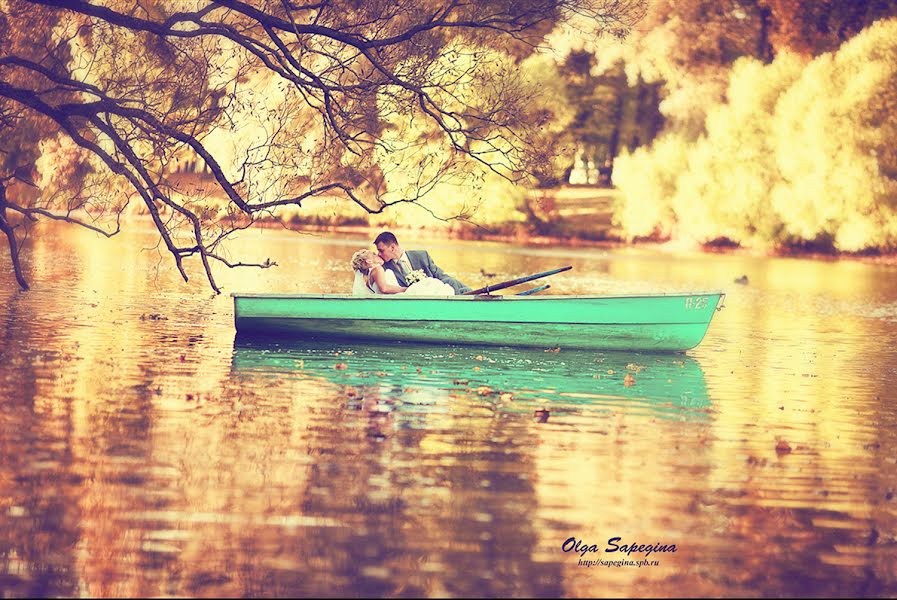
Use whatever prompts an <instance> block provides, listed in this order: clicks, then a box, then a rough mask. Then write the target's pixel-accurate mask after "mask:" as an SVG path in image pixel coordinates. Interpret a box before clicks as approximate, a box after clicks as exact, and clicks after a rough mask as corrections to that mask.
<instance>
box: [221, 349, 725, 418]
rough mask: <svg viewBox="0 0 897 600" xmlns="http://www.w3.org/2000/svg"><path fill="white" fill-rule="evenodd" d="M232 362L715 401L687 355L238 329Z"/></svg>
mask: <svg viewBox="0 0 897 600" xmlns="http://www.w3.org/2000/svg"><path fill="white" fill-rule="evenodd" d="M232 368H233V370H234V371H235V372H238V373H239V374H241V375H259V376H265V375H273V376H276V377H278V378H282V377H284V376H290V375H292V376H295V377H299V378H316V379H324V380H326V381H331V382H334V383H339V384H345V385H352V386H363V387H372V386H374V387H378V388H383V387H388V386H394V387H396V389H397V390H399V391H402V390H405V391H407V389H408V388H411V389H414V390H416V391H425V390H428V389H429V390H450V391H459V392H470V393H473V394H478V393H479V394H482V395H489V396H501V395H502V394H505V393H508V394H511V395H512V396H513V397H514V398H515V399H533V400H552V401H554V400H559V401H563V402H564V403H566V404H595V403H596V402H601V401H619V400H637V401H641V402H647V403H649V404H651V405H653V406H654V408H660V409H663V408H667V409H671V410H675V409H677V408H680V409H681V408H691V409H700V408H706V407H709V406H710V399H709V397H708V393H707V386H706V383H705V381H704V373H703V371H702V370H701V366H700V365H699V364H698V362H697V361H695V360H694V359H692V358H690V357H688V356H684V355H682V356H665V355H658V354H634V353H619V352H588V351H581V350H562V351H559V352H545V351H541V350H531V349H524V348H496V347H472V346H452V347H435V346H427V345H422V344H383V345H376V344H370V343H360V342H344V343H339V342H332V341H330V342H327V341H303V342H298V341H291V342H289V341H288V342H284V341H283V340H279V339H277V338H264V337H246V336H237V339H236V340H235V342H234V355H233V363H232Z"/></svg>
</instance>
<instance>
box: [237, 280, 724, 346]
mask: <svg viewBox="0 0 897 600" xmlns="http://www.w3.org/2000/svg"><path fill="white" fill-rule="evenodd" d="M722 298H723V294H722V293H720V292H714V293H699V294H662V295H661V294H657V295H645V296H544V297H534V296H489V295H479V296H454V297H448V298H426V297H416V296H402V295H394V296H343V295H318V296H314V295H295V294H234V319H235V322H236V327H237V331H238V332H240V333H251V332H253V333H259V332H264V333H267V334H270V335H281V336H291V337H298V338H303V339H312V338H318V339H352V340H379V341H406V342H427V343H434V342H435V343H453V344H485V345H493V346H508V345H513V346H527V347H541V348H554V347H561V348H579V349H587V350H627V351H666V352H669V351H683V350H688V349H689V348H694V347H695V346H697V345H698V343H700V341H701V340H702V339H703V338H704V334H705V333H706V332H707V328H708V327H709V326H710V319H712V318H713V313H714V312H715V311H716V308H717V305H718V304H719V303H720V301H721V300H722Z"/></svg>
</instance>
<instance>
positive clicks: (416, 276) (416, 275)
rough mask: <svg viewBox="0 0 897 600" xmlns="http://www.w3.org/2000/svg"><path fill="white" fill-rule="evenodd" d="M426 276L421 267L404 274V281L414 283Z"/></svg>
mask: <svg viewBox="0 0 897 600" xmlns="http://www.w3.org/2000/svg"><path fill="white" fill-rule="evenodd" d="M426 278H427V274H426V273H424V270H423V269H415V270H413V271H411V272H410V273H408V274H407V275H405V281H406V282H408V285H414V284H415V283H417V282H418V281H423V280H424V279H426Z"/></svg>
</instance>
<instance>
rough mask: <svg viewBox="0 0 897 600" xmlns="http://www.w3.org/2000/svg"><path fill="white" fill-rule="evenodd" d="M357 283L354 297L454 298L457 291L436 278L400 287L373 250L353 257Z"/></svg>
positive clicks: (364, 251) (425, 278)
mask: <svg viewBox="0 0 897 600" xmlns="http://www.w3.org/2000/svg"><path fill="white" fill-rule="evenodd" d="M352 269H354V271H355V282H354V283H353V284H352V295H353V296H373V295H376V294H406V295H409V296H454V295H455V290H454V289H453V288H452V286H450V285H449V284H447V283H443V282H442V281H440V280H438V279H436V278H435V277H423V278H422V279H419V280H418V281H416V282H415V283H412V284H411V285H410V286H408V287H403V286H401V285H399V282H398V280H397V279H396V274H395V273H393V272H392V271H390V270H389V269H384V268H383V259H382V258H380V256H379V255H378V254H377V253H376V252H374V251H373V250H359V251H358V252H356V253H355V254H353V255H352Z"/></svg>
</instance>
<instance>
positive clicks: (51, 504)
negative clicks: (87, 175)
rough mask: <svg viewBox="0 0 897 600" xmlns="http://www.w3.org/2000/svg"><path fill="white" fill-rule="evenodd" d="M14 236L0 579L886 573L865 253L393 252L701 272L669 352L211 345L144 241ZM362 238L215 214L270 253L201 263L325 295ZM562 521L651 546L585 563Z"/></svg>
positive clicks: (865, 585) (326, 583)
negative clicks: (247, 265) (251, 226)
mask: <svg viewBox="0 0 897 600" xmlns="http://www.w3.org/2000/svg"><path fill="white" fill-rule="evenodd" d="M34 239H35V242H36V244H35V248H34V252H32V253H31V254H29V255H28V257H27V264H26V268H27V269H28V273H29V276H31V277H32V279H33V281H34V283H35V287H34V289H33V290H32V291H30V292H28V293H25V294H22V293H19V292H17V291H16V290H15V283H14V280H13V279H12V278H11V276H9V275H8V274H7V273H3V272H0V594H2V595H3V596H4V597H19V596H26V595H38V596H114V595H125V596H166V595H169V596H170V595H175V596H216V595H221V596H225V597H227V596H242V595H251V596H273V595H281V596H284V595H289V596H306V595H337V594H346V595H348V596H354V595H391V596H400V595H432V596H449V595H462V594H464V595H475V596H492V595H514V596H561V595H564V596H584V595H609V596H636V595H648V596H672V595H675V594H677V593H682V594H686V595H704V596H707V595H710V596H730V595H736V594H742V595H764V596H777V595H823V594H829V595H847V594H858V595H878V596H894V595H895V594H897V575H895V571H894V569H893V564H894V561H895V560H897V542H895V540H897V500H895V492H897V461H895V459H894V456H895V455H897V405H895V403H894V401H893V398H894V394H893V392H892V390H893V389H895V386H897V347H895V346H894V344H893V340H894V339H895V337H897V326H895V319H894V306H897V277H894V276H893V275H894V273H895V271H897V269H895V268H894V267H888V266H887V265H869V264H862V263H851V262H823V261H803V260H779V259H768V258H762V257H752V256H739V255H721V256H708V255H687V254H686V255H676V256H672V255H666V254H663V253H660V252H657V251H648V250H644V249H620V250H614V251H604V250H596V249H588V248H579V249H570V248H550V249H544V248H532V247H525V246H508V245H499V244H475V243H468V242H446V241H443V242H438V243H437V242H433V243H429V242H427V243H421V244H420V245H418V246H417V247H428V248H430V249H431V250H432V251H433V253H434V255H435V257H436V258H437V260H438V262H439V263H440V265H442V266H444V267H445V268H446V269H447V270H450V271H452V272H453V273H456V274H457V275H458V276H459V277H460V278H461V279H462V280H465V281H467V282H478V279H477V278H478V277H480V275H479V270H480V265H483V266H484V267H485V269H486V270H487V271H489V272H496V273H499V277H503V276H504V275H508V276H514V275H518V274H520V273H525V272H534V271H540V270H547V269H550V268H552V267H556V266H558V265H559V264H573V265H574V267H575V268H574V271H572V272H571V273H570V274H569V277H567V276H565V277H564V278H563V279H561V278H560V277H559V278H558V280H557V281H555V282H552V285H553V287H552V290H551V291H553V292H557V293H601V292H609V293H632V292H643V291H644V292H648V291H650V292H658V291H681V290H683V289H698V288H701V289H704V288H725V289H726V291H727V292H728V296H727V305H728V307H727V308H726V309H725V310H724V311H722V312H721V313H720V314H719V315H718V318H715V319H714V324H713V327H711V330H710V332H709V334H708V337H707V339H705V341H704V342H703V343H702V344H701V346H699V347H698V348H697V349H696V350H695V351H694V352H691V353H689V355H687V356H647V355H645V356H639V355H625V354H624V355H617V354H613V353H604V354H599V353H577V352H570V351H567V350H564V349H562V350H561V351H560V352H558V353H551V352H542V351H539V350H524V349H496V348H482V349H476V348H469V347H463V348H461V347H459V348H442V347H433V346H412V345H390V346H382V347H380V346H374V345H364V344H353V343H342V344H339V345H334V344H333V343H319V344H311V345H309V344H303V343H298V342H292V343H283V342H280V341H277V340H264V339H237V340H235V339H234V328H233V313H232V301H231V299H230V298H228V297H226V296H221V297H210V294H209V293H208V290H207V289H206V288H205V287H204V286H203V282H202V281H201V280H194V281H191V282H190V283H189V284H186V285H185V284H183V282H181V281H180V280H179V279H178V276H177V273H176V272H174V271H173V270H172V269H171V268H170V265H169V264H168V262H167V261H162V262H160V260H159V257H158V255H154V254H152V253H146V252H143V251H141V249H142V248H146V247H149V246H152V243H153V240H152V239H151V238H150V237H149V236H148V235H146V234H144V233H143V232H137V233H135V234H133V235H125V236H123V237H122V238H120V239H116V240H110V241H106V240H101V241H97V240H95V239H93V237H92V235H90V234H85V233H84V232H80V231H78V230H71V229H67V230H60V234H59V235H49V236H47V235H42V236H39V237H36V238H34ZM368 242H369V240H368V239H367V238H366V237H364V236H362V237H359V238H357V239H354V240H353V239H342V240H339V239H324V238H315V239H309V238H304V237H299V236H295V235H291V234H287V233H281V232H272V231H267V232H246V234H245V236H243V237H241V239H240V240H238V244H243V246H242V247H237V248H234V252H235V254H239V255H240V256H244V257H245V258H246V260H264V258H265V257H267V256H271V257H272V258H273V259H275V260H277V261H278V262H280V263H281V265H282V267H281V268H280V269H279V270H276V271H275V270H270V271H265V272H259V271H225V272H222V273H221V274H220V277H219V281H220V282H221V283H222V284H223V285H225V286H226V288H227V289H229V290H240V291H271V292H275V291H282V292H296V291H304V292H310V293H315V292H322V293H337V292H345V291H346V290H347V289H348V282H349V280H350V277H349V275H350V273H349V272H348V269H347V268H346V264H347V261H348V258H349V257H350V256H351V254H352V252H353V251H354V250H355V249H356V248H357V247H360V246H361V245H365V244H367V243H368ZM408 245H409V247H415V246H416V245H415V244H414V243H413V242H412V241H410V240H409V242H408ZM2 252H3V250H2V249H0V262H2V261H3V260H4V259H3V257H2ZM742 274H746V275H748V277H749V279H750V282H751V283H750V285H748V286H733V285H732V283H731V282H732V280H733V278H734V277H737V276H740V275H742ZM3 277H5V279H3ZM343 367H344V368H343ZM627 376H629V377H631V380H630V381H629V383H630V385H626V383H627ZM543 411H545V412H543ZM779 440H785V441H787V443H788V447H789V448H790V451H777V449H776V448H777V442H778V441H779ZM571 535H575V536H577V537H581V538H584V539H588V540H594V541H595V542H601V541H603V540H607V538H608V537H610V536H611V535H620V536H623V537H624V538H625V539H626V540H632V541H644V542H646V543H654V542H673V543H677V544H680V547H681V548H682V551H681V552H680V553H677V554H676V555H675V556H666V557H663V558H662V564H661V566H659V567H657V568H652V569H601V570H599V569H596V568H585V567H582V566H580V565H579V564H578V562H577V559H578V556H575V555H574V556H571V555H568V554H564V553H563V552H562V551H561V549H560V545H561V543H562V542H563V541H564V540H565V539H566V538H567V537H569V536H571Z"/></svg>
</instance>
